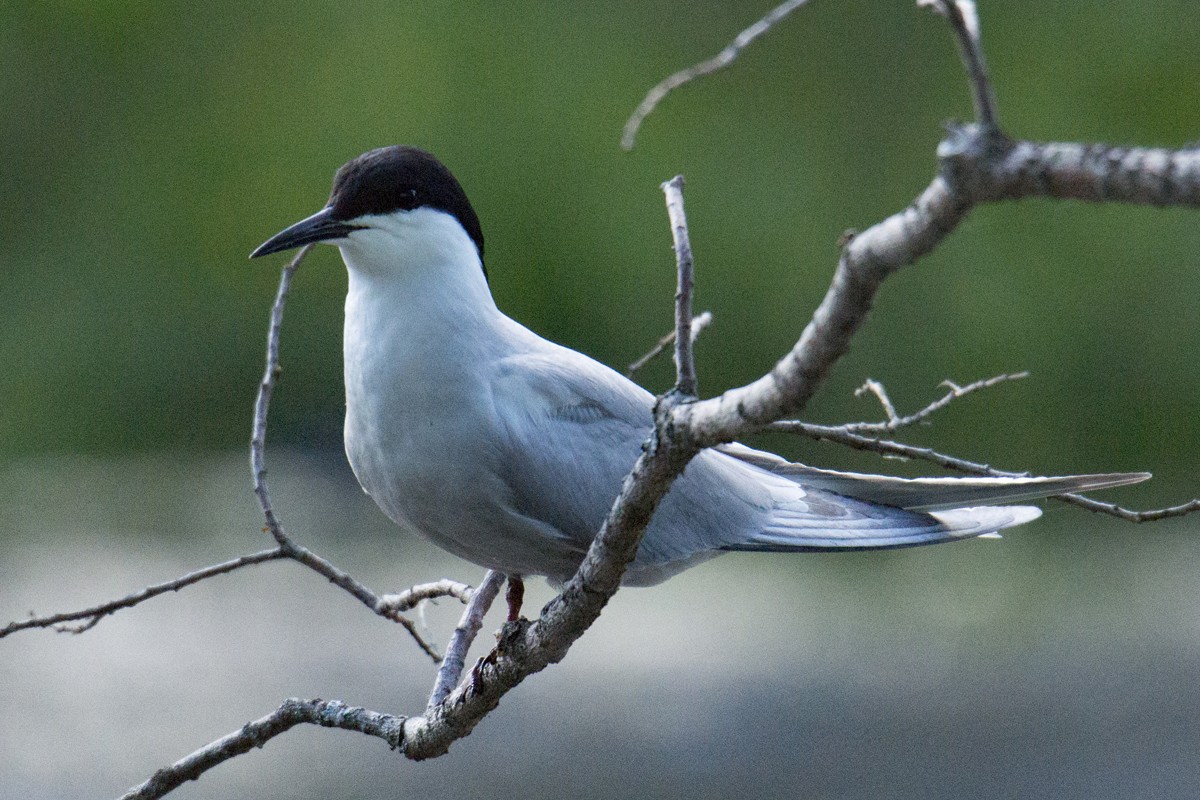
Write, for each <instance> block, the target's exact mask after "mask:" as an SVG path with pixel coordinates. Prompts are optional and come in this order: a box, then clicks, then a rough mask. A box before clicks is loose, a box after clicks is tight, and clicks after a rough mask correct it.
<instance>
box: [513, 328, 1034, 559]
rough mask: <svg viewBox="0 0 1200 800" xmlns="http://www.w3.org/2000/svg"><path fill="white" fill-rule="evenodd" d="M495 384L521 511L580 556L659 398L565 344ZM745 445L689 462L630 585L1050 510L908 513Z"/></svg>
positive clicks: (524, 358)
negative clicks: (715, 558)
mask: <svg viewBox="0 0 1200 800" xmlns="http://www.w3.org/2000/svg"><path fill="white" fill-rule="evenodd" d="M493 392H494V396H495V406H496V413H497V416H498V418H499V419H500V422H501V428H502V430H503V437H502V438H503V443H502V452H503V464H504V466H503V470H504V472H503V476H502V477H503V479H504V481H505V483H506V485H507V486H508V487H509V490H510V502H511V503H512V504H513V510H514V511H516V512H517V513H519V514H522V515H525V516H527V517H530V518H532V519H535V520H537V521H539V522H540V523H543V524H546V525H549V526H551V527H552V528H553V529H555V530H556V531H558V532H559V534H560V535H561V536H562V538H563V539H565V540H567V541H570V542H574V543H575V545H576V546H577V547H578V548H579V550H580V552H582V550H583V549H584V548H586V547H587V545H588V543H590V541H591V539H592V538H593V537H594V536H595V533H596V531H597V530H598V529H599V526H600V524H601V523H602V522H603V520H604V517H605V515H606V514H607V513H608V510H609V508H610V507H611V505H612V502H613V500H614V499H615V498H616V496H617V493H618V492H619V491H620V488H621V482H622V480H623V479H624V477H625V475H626V474H627V473H628V472H629V470H630V468H631V467H632V466H633V463H634V461H635V460H636V459H637V456H638V454H639V452H640V447H641V444H642V443H643V442H644V441H645V440H646V438H647V436H648V435H649V433H650V430H651V427H652V412H651V409H652V407H653V397H652V396H651V395H650V393H649V392H646V391H645V390H643V389H641V388H640V387H638V386H637V385H636V384H634V383H633V382H632V381H629V380H628V379H627V378H625V377H624V376H622V375H619V374H617V373H616V372H614V371H612V370H610V369H608V368H607V367H604V366H603V365H601V364H599V363H598V362H595V361H593V360H591V359H589V358H587V357H586V356H583V355H580V354H579V353H576V352H574V351H571V350H567V349H565V348H557V347H555V348H554V349H547V350H546V351H544V352H543V351H538V352H537V353H535V354H522V355H514V356H510V357H508V358H505V359H502V360H501V361H500V362H499V363H498V368H497V372H496V375H495V378H494V381H493ZM739 448H740V449H739ZM735 451H736V452H737V453H738V455H737V456H735V455H733V454H731V453H729V452H722V451H720V450H707V451H704V452H702V453H700V454H699V455H698V456H697V457H696V458H695V459H693V461H692V462H691V463H690V464H689V465H688V467H687V469H686V470H685V472H684V474H683V475H682V476H681V477H680V478H679V479H678V480H677V481H676V482H675V484H674V486H673V487H672V489H671V491H670V492H669V493H668V495H667V497H666V498H665V499H664V500H663V503H662V505H661V507H660V508H659V510H658V513H656V514H655V516H654V519H653V521H652V522H651V524H650V527H649V528H648V529H647V532H646V535H645V537H644V538H643V540H642V544H641V547H640V549H639V551H638V554H637V557H636V559H635V561H634V563H633V565H631V568H630V572H629V575H628V578H629V581H630V582H635V583H653V582H656V581H658V580H661V579H663V578H665V577H668V576H669V575H671V574H673V573H675V572H678V571H679V570H681V569H684V568H686V567H687V566H690V565H691V564H693V563H696V562H697V561H699V560H703V559H704V558H708V557H711V556H712V555H715V554H716V553H718V552H721V551H724V550H824V549H865V548H881V547H904V546H911V545H916V544H926V543H931V542H936V541H944V540H947V539H956V538H962V537H966V536H976V535H979V534H983V533H989V532H992V531H996V530H999V529H1001V528H1005V527H1008V526H1010V525H1015V524H1019V523H1021V522H1027V521H1028V520H1030V519H1033V518H1034V517H1036V516H1037V515H1038V514H1039V513H1040V512H1039V511H1038V510H1037V509H1035V508H1029V507H1020V506H1018V507H1004V508H994V509H974V508H972V509H957V510H953V511H948V512H944V513H940V514H936V515H934V514H926V513H921V512H916V511H908V510H904V509H901V508H897V507H894V506H890V505H880V504H877V503H874V502H870V501H868V500H861V499H855V498H852V497H846V496H843V495H840V494H838V493H836V492H833V491H828V490H825V489H823V488H819V487H810V486H807V485H805V483H804V482H803V481H802V480H798V479H797V478H796V477H794V476H791V475H788V474H786V471H784V470H783V469H782V465H786V464H787V463H788V462H786V461H784V460H783V459H779V458H778V457H776V456H771V455H770V454H767V453H761V454H759V458H758V459H757V461H756V459H755V458H754V457H751V455H750V454H755V453H758V451H753V450H750V448H742V447H741V446H737V448H735Z"/></svg>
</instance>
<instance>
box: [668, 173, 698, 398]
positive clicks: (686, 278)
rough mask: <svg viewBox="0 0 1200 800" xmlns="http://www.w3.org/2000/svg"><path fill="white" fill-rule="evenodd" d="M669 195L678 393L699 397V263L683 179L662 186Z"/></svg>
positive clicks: (676, 177) (676, 383)
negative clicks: (695, 327)
mask: <svg viewBox="0 0 1200 800" xmlns="http://www.w3.org/2000/svg"><path fill="white" fill-rule="evenodd" d="M662 190H663V194H664V195H666V202H667V217H668V219H670V222H671V239H672V241H673V242H674V245H675V264H676V273H677V278H676V289H675V391H676V392H677V393H678V394H680V395H682V396H684V397H695V396H696V391H697V383H696V358H695V356H694V355H693V350H692V339H693V336H692V291H693V289H694V287H695V271H696V262H695V259H694V258H693V256H692V242H691V239H690V238H689V237H688V227H687V214H686V213H684V210H683V176H682V175H676V176H675V177H674V178H672V179H671V180H669V181H667V182H665V183H664V184H662Z"/></svg>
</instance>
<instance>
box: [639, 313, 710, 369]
mask: <svg viewBox="0 0 1200 800" xmlns="http://www.w3.org/2000/svg"><path fill="white" fill-rule="evenodd" d="M712 321H713V315H712V312H711V311H704V312H701V313H700V314H697V315H696V316H695V317H693V318H692V346H693V347H695V346H696V340H697V339H699V338H700V333H701V331H703V330H704V329H705V328H707V327H708V326H709V325H710V324H711V323H712ZM674 341H675V331H674V329H672V330H671V332H670V333H668V334H666V335H665V336H663V337H662V338H661V339H659V340H658V341H657V342H655V344H654V347H652V348H650V351H649V352H648V353H646V354H645V355H644V356H642V357H641V358H639V359H638V360H637V361H634V362H633V363H632V364H630V365H629V366H628V367H626V368H625V377H627V378H632V377H633V376H634V375H636V374H637V372H638V370H640V369H641V368H642V367H644V366H646V365H647V364H649V363H650V362H651V361H653V360H654V359H656V358H658V356H660V355H662V353H663V351H665V350H666V349H667V348H668V347H669V346H670V345H671V344H672V343H674Z"/></svg>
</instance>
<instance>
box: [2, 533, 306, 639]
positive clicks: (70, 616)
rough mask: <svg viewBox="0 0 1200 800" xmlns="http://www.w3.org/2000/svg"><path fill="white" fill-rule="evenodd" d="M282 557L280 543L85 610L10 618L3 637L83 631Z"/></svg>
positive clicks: (284, 556) (285, 556) (3, 629)
mask: <svg viewBox="0 0 1200 800" xmlns="http://www.w3.org/2000/svg"><path fill="white" fill-rule="evenodd" d="M280 558H287V553H285V552H284V551H283V548H281V547H273V548H271V549H270V550H262V551H260V552H258V553H251V554H249V555H244V556H240V557H238V558H235V559H232V560H231V561H225V562H223V563H221V564H213V565H212V566H210V567H205V568H204V569H198V570H196V571H195V572H189V573H188V574H186V575H181V576H180V577H178V578H176V579H174V580H171V581H167V582H166V583H159V584H156V585H154V586H147V587H146V588H145V589H142V590H141V591H138V592H134V593H133V594H130V595H126V596H125V597H122V598H120V599H118V600H111V601H109V602H107V603H101V604H100V605H98V606H92V607H91V608H85V609H83V610H82V611H68V612H65V613H62V614H52V615H50V616H47V617H34V618H32V619H27V620H23V621H21V622H11V623H9V624H8V625H6V626H4V627H3V628H0V639H3V638H4V637H5V636H8V635H9V634H10V633H16V632H17V631H22V630H26V629H28V628H54V629H55V630H56V631H58V632H60V633H83V632H84V631H86V630H90V629H91V628H93V627H95V625H96V623H98V622H99V621H100V620H102V619H104V618H105V617H107V616H109V615H110V614H113V613H115V612H117V611H120V610H121V609H123V608H132V607H133V606H136V605H137V604H138V603H141V602H144V601H146V600H149V599H150V598H151V597H157V596H158V595H160V594H164V593H166V592H178V591H179V590H180V589H182V588H183V587H185V586H191V585H192V584H193V583H199V582H200V581H202V580H204V579H206V578H211V577H213V576H215V575H224V574H225V573H227V572H233V571H234V570H235V569H241V568H242V567H248V566H250V565H251V564H261V563H263V562H264V561H275V560H278V559H280ZM71 623H78V624H71Z"/></svg>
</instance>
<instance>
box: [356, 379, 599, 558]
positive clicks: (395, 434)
mask: <svg viewBox="0 0 1200 800" xmlns="http://www.w3.org/2000/svg"><path fill="white" fill-rule="evenodd" d="M421 405H423V404H420V403H417V402H415V401H414V403H412V404H410V405H408V406H407V407H406V409H407V412H411V413H404V414H402V415H392V416H389V415H386V414H380V413H378V409H376V410H374V411H372V410H371V409H370V408H369V407H368V406H361V405H358V404H355V403H353V402H349V400H348V402H347V409H346V427H345V443H346V455H347V458H348V459H349V461H350V466H351V468H352V469H353V470H354V474H355V476H356V477H357V478H358V481H359V483H360V484H361V485H362V487H363V489H364V490H365V491H366V492H367V494H369V495H370V496H371V498H372V499H373V500H375V502H376V504H377V505H378V506H379V508H380V509H381V510H382V511H383V512H384V513H385V514H386V515H387V516H388V517H389V518H391V519H392V521H394V522H395V523H396V524H397V525H399V526H400V527H402V528H404V529H406V530H408V531H411V532H413V533H416V534H418V535H420V536H421V537H423V538H425V539H428V540H429V541H430V542H432V543H433V544H435V545H437V546H438V547H440V548H442V549H443V550H446V551H448V552H450V553H452V554H454V555H456V556H459V557H460V558H464V559H466V560H467V561H470V562H472V563H475V564H478V565H480V566H484V567H487V568H489V569H498V570H501V571H504V572H506V573H516V574H536V575H549V576H552V577H555V576H562V578H561V579H565V577H566V576H569V575H570V574H571V573H572V572H574V570H575V567H576V566H577V565H578V562H579V559H580V557H581V553H580V552H579V550H578V546H576V545H573V544H572V543H570V542H568V541H566V540H565V539H564V538H563V537H562V535H561V534H560V533H559V532H558V531H556V530H553V529H550V528H549V527H548V526H547V525H545V524H544V523H541V522H539V521H537V520H533V519H530V518H528V517H526V516H524V515H522V514H519V513H517V512H516V511H515V510H514V509H513V504H512V502H511V497H510V494H511V492H510V489H509V487H508V486H507V485H506V484H505V483H504V481H503V479H502V478H501V477H500V475H501V471H500V470H499V469H498V467H499V464H498V463H497V462H498V458H499V453H498V451H497V450H495V449H493V448H491V447H489V446H488V443H489V442H495V441H496V440H495V435H496V434H495V432H494V431H492V430H490V429H489V427H488V425H487V424H486V423H483V422H480V419H482V417H479V416H476V415H473V414H472V413H470V411H469V408H468V407H466V406H464V405H463V404H461V403H459V404H457V406H454V405H445V404H440V405H439V407H438V408H424V409H422V408H421V407H420V406H421ZM394 407H395V406H393V408H394ZM454 407H457V409H458V413H456V414H454V415H453V419H448V418H447V409H448V408H454Z"/></svg>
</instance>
